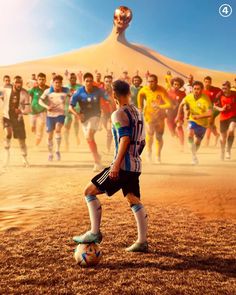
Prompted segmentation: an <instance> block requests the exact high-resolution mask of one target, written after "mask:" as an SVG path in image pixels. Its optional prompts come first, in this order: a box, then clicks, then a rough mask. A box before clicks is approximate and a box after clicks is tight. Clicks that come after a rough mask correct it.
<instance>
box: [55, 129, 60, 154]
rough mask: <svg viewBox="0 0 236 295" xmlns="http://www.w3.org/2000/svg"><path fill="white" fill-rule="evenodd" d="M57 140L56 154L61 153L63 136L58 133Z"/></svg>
mask: <svg viewBox="0 0 236 295" xmlns="http://www.w3.org/2000/svg"><path fill="white" fill-rule="evenodd" d="M55 138H56V152H59V151H60V145H61V134H60V133H56V135H55Z"/></svg>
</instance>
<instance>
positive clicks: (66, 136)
mask: <svg viewBox="0 0 236 295" xmlns="http://www.w3.org/2000/svg"><path fill="white" fill-rule="evenodd" d="M69 134H70V131H69V129H66V128H65V130H64V138H65V144H66V148H68V147H69Z"/></svg>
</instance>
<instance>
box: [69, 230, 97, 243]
mask: <svg viewBox="0 0 236 295" xmlns="http://www.w3.org/2000/svg"><path fill="white" fill-rule="evenodd" d="M73 241H74V242H76V243H77V244H89V243H97V244H100V243H101V241H102V233H101V232H99V233H97V234H93V233H91V232H90V231H88V232H86V233H85V234H83V235H80V236H75V237H73Z"/></svg>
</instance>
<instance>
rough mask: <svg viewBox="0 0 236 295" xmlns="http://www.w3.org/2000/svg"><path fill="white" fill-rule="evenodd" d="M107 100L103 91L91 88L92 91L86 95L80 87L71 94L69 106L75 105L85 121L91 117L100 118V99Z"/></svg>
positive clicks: (83, 88)
mask: <svg viewBox="0 0 236 295" xmlns="http://www.w3.org/2000/svg"><path fill="white" fill-rule="evenodd" d="M101 98H105V99H107V95H106V94H105V92H104V90H102V89H99V88H97V87H93V91H92V92H91V93H88V92H87V91H86V90H85V87H84V86H83V87H81V88H79V89H78V90H77V92H76V93H74V94H73V96H72V98H71V101H70V105H71V106H73V107H75V106H76V104H77V103H79V106H80V113H82V114H84V117H85V121H86V120H88V119H89V118H91V117H100V116H101V107H100V99H101Z"/></svg>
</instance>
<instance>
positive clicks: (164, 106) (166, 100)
mask: <svg viewBox="0 0 236 295" xmlns="http://www.w3.org/2000/svg"><path fill="white" fill-rule="evenodd" d="M162 100H163V102H164V103H162V104H160V105H159V106H158V108H159V109H162V110H165V109H169V108H171V105H172V104H171V100H170V99H169V97H168V94H167V92H165V93H164V95H163V97H162Z"/></svg>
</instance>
